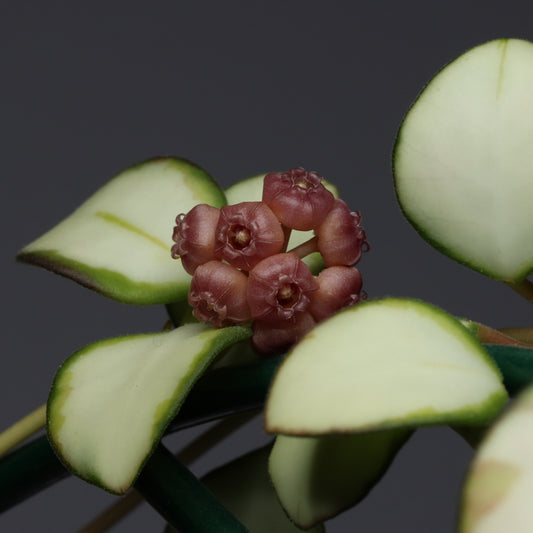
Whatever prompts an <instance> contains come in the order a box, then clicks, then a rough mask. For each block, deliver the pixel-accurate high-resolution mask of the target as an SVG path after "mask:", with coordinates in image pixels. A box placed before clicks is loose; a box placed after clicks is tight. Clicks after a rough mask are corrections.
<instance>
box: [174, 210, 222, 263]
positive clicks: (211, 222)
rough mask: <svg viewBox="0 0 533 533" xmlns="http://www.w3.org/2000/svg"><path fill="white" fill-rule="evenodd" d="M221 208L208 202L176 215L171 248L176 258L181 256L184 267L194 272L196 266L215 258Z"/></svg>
mask: <svg viewBox="0 0 533 533" xmlns="http://www.w3.org/2000/svg"><path fill="white" fill-rule="evenodd" d="M219 217H220V210H219V209H217V208H216V207H213V206H211V205H207V204H199V205H197V206H195V207H193V208H192V209H191V210H190V211H189V212H188V213H187V214H186V215H185V214H183V213H182V214H180V215H178V216H177V217H176V226H175V227H174V232H173V234H172V240H173V241H174V242H175V243H176V244H175V245H174V246H172V248H171V254H172V257H173V258H174V259H178V258H181V264H182V265H183V268H184V269H185V270H186V271H187V272H188V273H189V274H194V271H195V270H196V267H197V266H198V265H201V264H203V263H206V262H207V261H210V260H211V259H215V257H216V256H215V228H216V225H217V222H218V219H219Z"/></svg>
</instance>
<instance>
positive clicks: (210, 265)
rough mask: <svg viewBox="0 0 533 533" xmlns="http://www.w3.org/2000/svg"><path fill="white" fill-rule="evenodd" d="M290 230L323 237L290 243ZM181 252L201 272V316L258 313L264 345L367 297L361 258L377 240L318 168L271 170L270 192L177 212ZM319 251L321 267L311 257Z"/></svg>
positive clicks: (272, 346) (197, 278)
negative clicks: (314, 267) (313, 267)
mask: <svg viewBox="0 0 533 533" xmlns="http://www.w3.org/2000/svg"><path fill="white" fill-rule="evenodd" d="M291 230H300V231H308V230H314V237H312V238H311V239H310V240H309V241H307V242H305V243H303V244H301V245H299V246H297V247H296V248H294V249H293V250H290V251H288V252H287V246H288V240H289V236H290V233H291ZM172 238H173V240H174V242H175V243H176V244H174V246H173V247H172V257H173V258H175V259H178V258H180V259H181V261H182V264H183V267H184V268H185V270H186V271H187V272H188V273H189V274H191V275H192V276H193V278H192V282H191V288H190V291H189V295H188V301H189V304H190V305H191V306H192V307H193V308H194V311H193V313H194V316H195V317H196V318H197V319H198V320H200V321H202V322H210V323H211V324H212V325H213V326H215V327H224V326H228V325H232V324H238V323H242V322H247V321H249V320H253V332H254V333H253V337H252V341H253V344H254V347H255V348H256V350H257V351H259V352H262V353H271V352H274V351H278V350H281V349H284V348H286V347H287V346H289V345H291V344H293V343H294V342H296V341H297V340H298V339H299V338H300V337H301V336H302V335H303V334H305V333H306V332H307V331H309V330H310V329H311V328H312V327H313V326H314V325H315V324H316V323H317V322H319V321H321V320H323V319H325V318H326V317H328V316H329V315H331V314H332V313H334V312H335V311H337V310H339V309H341V308H343V307H346V306H349V305H352V304H354V303H356V302H358V301H359V300H360V299H361V298H362V293H361V286H362V279H361V274H360V273H359V271H358V270H357V269H356V268H355V267H353V265H354V264H355V263H357V261H359V259H360V257H361V254H362V252H363V251H365V250H367V249H368V244H367V242H366V237H365V232H364V230H363V228H362V227H361V216H360V214H359V213H358V212H351V211H350V209H349V208H348V206H347V205H346V204H345V203H344V202H343V201H342V200H339V199H335V197H334V196H333V194H332V193H331V192H330V191H328V190H327V189H326V188H325V187H324V185H323V183H322V178H321V177H320V176H319V175H318V174H317V173H316V172H307V171H306V170H304V169H303V168H293V169H291V170H290V171H288V172H281V173H272V174H268V175H266V176H265V178H264V183H263V200H262V201H261V202H241V203H238V204H235V205H227V206H224V207H222V208H221V209H217V208H215V207H212V206H209V205H206V204H200V205H197V206H195V207H194V208H193V209H192V210H191V211H189V212H188V213H187V214H180V215H178V217H177V218H176V226H175V227H174V233H173V236H172ZM312 252H319V253H320V254H321V256H322V259H323V262H324V264H325V266H326V267H327V268H325V269H324V270H322V272H320V274H319V275H318V276H313V274H312V273H311V271H310V270H309V267H308V266H307V265H306V264H305V263H304V262H303V261H302V258H303V257H305V256H306V255H308V254H310V253H312Z"/></svg>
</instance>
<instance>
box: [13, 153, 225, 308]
mask: <svg viewBox="0 0 533 533" xmlns="http://www.w3.org/2000/svg"><path fill="white" fill-rule="evenodd" d="M199 203H207V204H211V205H215V206H221V205H223V204H224V203H225V198H224V194H223V192H222V191H221V190H220V188H219V187H218V185H217V184H216V183H215V182H214V181H213V180H212V179H211V177H210V176H209V175H208V174H207V173H206V172H205V171H204V170H202V169H201V168H199V167H197V166H196V165H194V164H193V163H190V162H188V161H185V160H183V159H175V158H161V159H152V160H149V161H146V162H144V163H141V164H139V165H135V166H132V167H130V168H128V169H126V170H124V171H123V172H121V173H120V174H119V175H118V176H116V177H115V178H113V179H112V180H111V181H109V182H108V183H107V184H106V185H104V186H103V187H102V188H101V189H100V190H98V191H97V192H96V193H95V194H94V195H93V196H92V197H91V198H89V199H88V200H87V201H86V202H85V203H83V204H82V205H81V206H80V207H79V208H78V209H77V210H76V211H74V213H72V214H71V215H70V216H69V217H67V218H66V219H65V220H63V221H62V222H61V223H60V224H58V225H57V226H55V227H54V228H53V229H51V230H50V231H49V232H48V233H45V234H44V235H43V236H42V237H40V238H39V239H37V240H35V241H34V242H32V243H31V244H29V245H28V246H26V247H25V248H23V249H22V250H21V251H20V252H19V254H18V256H17V259H18V260H19V261H22V262H25V263H31V264H35V265H38V266H42V267H44V268H46V269H48V270H51V271H52V272H55V273H57V274H61V275H63V276H66V277H69V278H71V279H73V280H75V281H77V282H78V283H81V284H82V285H84V286H86V287H88V288H90V289H93V290H95V291H98V292H100V293H102V294H104V295H105V296H109V297H110V298H113V299H115V300H119V301H121V302H125V303H130V304H159V303H169V302H172V301H174V300H178V299H183V298H186V295H187V291H188V289H189V283H190V276H189V274H187V273H186V272H185V270H184V269H183V268H182V266H181V264H180V262H179V261H176V260H174V259H172V258H171V256H170V248H171V246H172V244H173V242H172V230H173V227H174V224H175V218H176V216H177V215H178V214H180V213H183V212H187V211H189V210H190V209H191V208H192V207H193V206H195V205H196V204H199Z"/></svg>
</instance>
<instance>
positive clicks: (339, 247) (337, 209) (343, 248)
mask: <svg viewBox="0 0 533 533" xmlns="http://www.w3.org/2000/svg"><path fill="white" fill-rule="evenodd" d="M360 224H361V215H360V214H359V213H358V212H357V211H353V212H350V208H349V207H348V206H347V205H346V204H345V203H344V202H343V201H342V200H338V199H336V200H335V202H334V204H333V207H332V209H331V211H330V212H329V213H328V215H327V217H326V218H325V219H324V221H323V222H322V224H320V225H319V226H318V227H317V228H316V229H315V234H316V236H317V237H318V242H317V247H318V251H319V252H320V253H321V255H322V258H323V259H324V264H325V265H326V266H328V267H329V266H336V265H346V266H349V265H354V264H355V263H357V261H359V259H360V258H361V254H362V252H364V251H367V250H368V249H369V247H368V243H367V242H366V235H365V232H364V230H363V228H362V227H361V225H360Z"/></svg>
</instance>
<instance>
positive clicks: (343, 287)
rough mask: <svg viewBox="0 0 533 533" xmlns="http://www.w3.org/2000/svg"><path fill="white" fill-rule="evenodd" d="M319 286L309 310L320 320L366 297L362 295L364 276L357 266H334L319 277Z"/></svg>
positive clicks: (312, 296)
mask: <svg viewBox="0 0 533 533" xmlns="http://www.w3.org/2000/svg"><path fill="white" fill-rule="evenodd" d="M317 281H318V285H319V288H318V290H317V291H316V292H314V293H313V294H312V295H311V305H310V306H309V312H310V313H311V315H312V316H313V318H314V319H315V320H316V321H317V322H320V321H321V320H324V319H325V318H327V317H328V316H330V315H332V314H333V313H335V312H336V311H339V310H340V309H343V308H344V307H349V306H350V305H354V304H356V303H357V302H359V301H360V300H361V299H364V298H363V297H362V296H361V287H362V286H363V278H362V277H361V273H360V272H359V270H357V268H354V267H348V266H332V267H329V268H325V269H324V270H322V272H320V274H319V275H318V277H317Z"/></svg>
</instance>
